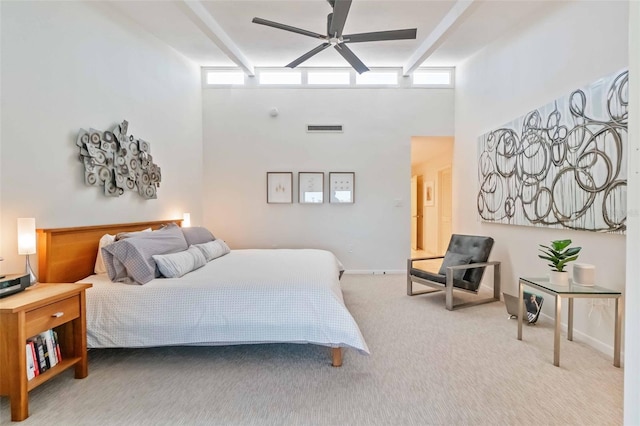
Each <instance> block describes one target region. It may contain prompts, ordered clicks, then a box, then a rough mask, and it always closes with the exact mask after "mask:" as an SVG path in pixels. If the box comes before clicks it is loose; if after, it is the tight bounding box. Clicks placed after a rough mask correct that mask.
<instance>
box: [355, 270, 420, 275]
mask: <svg viewBox="0 0 640 426" xmlns="http://www.w3.org/2000/svg"><path fill="white" fill-rule="evenodd" d="M344 273H345V274H348V275H399V274H401V275H406V274H407V270H406V269H346V270H345V271H344Z"/></svg>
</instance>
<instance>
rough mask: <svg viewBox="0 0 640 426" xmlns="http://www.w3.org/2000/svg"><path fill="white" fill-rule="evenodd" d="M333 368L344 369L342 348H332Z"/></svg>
mask: <svg viewBox="0 0 640 426" xmlns="http://www.w3.org/2000/svg"><path fill="white" fill-rule="evenodd" d="M331 366H332V367H342V348H331Z"/></svg>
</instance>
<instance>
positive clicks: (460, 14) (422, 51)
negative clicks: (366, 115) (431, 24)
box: [402, 0, 479, 76]
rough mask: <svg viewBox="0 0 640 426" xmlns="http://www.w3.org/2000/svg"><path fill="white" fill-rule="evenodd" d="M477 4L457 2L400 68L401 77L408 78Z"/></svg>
mask: <svg viewBox="0 0 640 426" xmlns="http://www.w3.org/2000/svg"><path fill="white" fill-rule="evenodd" d="M478 4H479V1H478V0H458V1H457V2H456V4H454V5H453V7H452V8H451V10H449V12H447V14H446V15H445V16H444V18H442V20H441V21H440V22H439V23H438V25H436V27H435V28H434V29H433V31H431V34H429V35H428V36H427V38H426V39H425V40H424V42H422V44H421V45H420V46H419V47H418V48H417V49H416V51H415V52H413V54H412V55H411V58H409V61H407V63H406V64H405V65H404V67H402V75H404V76H408V75H410V74H411V73H412V72H414V71H415V70H416V68H418V67H419V66H420V65H421V64H422V63H423V62H424V61H425V60H426V59H427V58H428V57H429V56H431V55H432V54H433V52H435V51H436V49H438V47H440V45H441V44H442V43H444V42H445V40H446V39H447V37H449V35H450V34H451V32H452V31H453V30H454V29H456V28H457V27H458V26H459V25H460V24H461V23H462V21H463V20H464V19H465V18H466V17H467V16H469V15H470V14H471V13H472V12H473V10H474V9H475V8H476V7H477V6H478Z"/></svg>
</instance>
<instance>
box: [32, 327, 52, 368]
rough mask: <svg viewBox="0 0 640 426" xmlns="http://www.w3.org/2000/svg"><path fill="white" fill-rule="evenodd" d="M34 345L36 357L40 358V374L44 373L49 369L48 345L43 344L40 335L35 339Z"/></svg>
mask: <svg viewBox="0 0 640 426" xmlns="http://www.w3.org/2000/svg"><path fill="white" fill-rule="evenodd" d="M33 343H34V344H35V345H36V357H37V358H38V365H39V366H40V373H44V372H45V371H47V370H48V369H49V367H48V366H47V360H46V358H45V350H44V348H45V347H46V345H43V344H42V337H41V336H40V335H38V336H34V337H33Z"/></svg>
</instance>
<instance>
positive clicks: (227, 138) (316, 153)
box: [203, 88, 453, 271]
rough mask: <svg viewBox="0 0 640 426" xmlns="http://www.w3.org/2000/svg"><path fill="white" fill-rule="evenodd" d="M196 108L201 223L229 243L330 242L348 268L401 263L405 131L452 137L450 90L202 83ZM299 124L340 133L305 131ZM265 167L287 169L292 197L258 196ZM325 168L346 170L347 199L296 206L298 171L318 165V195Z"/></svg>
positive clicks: (406, 199) (406, 248)
mask: <svg viewBox="0 0 640 426" xmlns="http://www.w3.org/2000/svg"><path fill="white" fill-rule="evenodd" d="M273 107H277V108H278V109H279V111H280V115H279V116H278V117H276V118H273V117H271V116H270V115H269V110H270V109H271V108H273ZM203 108H204V168H205V172H204V175H205V185H204V189H203V190H204V193H205V197H204V198H205V199H204V211H205V218H204V222H205V224H206V225H207V226H210V227H211V228H212V230H213V232H214V234H216V235H217V236H220V237H221V238H224V239H225V240H227V241H228V242H229V244H230V246H231V247H232V248H244V247H263V248H271V247H280V248H284V247H312V248H323V249H329V250H332V251H333V252H334V253H335V254H336V255H337V256H338V258H339V259H340V260H341V261H342V262H343V263H344V265H345V267H346V268H347V269H348V270H352V271H353V270H359V271H367V270H368V271H371V270H385V271H390V270H396V271H400V270H404V269H405V265H406V258H407V257H408V256H409V253H410V229H409V228H410V177H411V164H410V141H411V136H413V135H434V136H443V135H451V134H452V132H453V93H452V90H450V89H446V90H444V89H440V90H425V89H414V90H407V89H322V90H319V89H276V88H244V89H207V90H205V91H204V101H203ZM307 124H343V125H344V133H334V134H310V133H306V125H307ZM269 171H272V172H273V171H275V172H278V171H292V172H294V173H295V178H294V193H295V196H294V203H293V204H279V205H276V204H267V203H266V195H265V194H266V173H267V172H269ZM332 171H333V172H336V171H337V172H340V171H348V172H351V171H353V172H355V174H356V175H355V176H356V183H355V188H356V189H355V204H350V205H335V204H329V203H328V202H325V203H324V204H322V205H303V204H298V202H297V173H298V172H325V196H326V194H327V193H328V190H327V189H326V185H327V182H328V178H327V175H326V174H327V173H328V172H332ZM396 204H401V206H396Z"/></svg>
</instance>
